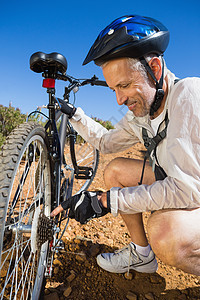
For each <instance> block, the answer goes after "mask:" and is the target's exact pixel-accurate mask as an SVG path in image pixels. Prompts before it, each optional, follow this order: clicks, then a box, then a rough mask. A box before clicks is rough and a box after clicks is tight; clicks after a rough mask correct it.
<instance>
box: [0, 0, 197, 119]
mask: <svg viewBox="0 0 200 300" xmlns="http://www.w3.org/2000/svg"><path fill="white" fill-rule="evenodd" d="M125 14H139V15H143V16H150V17H153V18H155V19H158V20H160V21H161V22H162V23H163V24H164V25H165V26H166V27H167V28H168V29H169V31H170V34H171V36H170V44H169V47H168V49H167V51H166V53H165V56H164V57H165V59H166V62H167V66H168V68H169V69H170V70H171V71H173V72H174V73H175V74H176V75H177V76H179V77H180V78H183V77H186V76H199V74H200V60H199V49H200V35H199V33H200V1H199V0H191V1H188V0H187V1H186V0H182V1H180V0H177V1H172V0H168V1H162V0H160V1H157V0H154V1H147V0H143V1H129V0H127V1H119V0H110V1H107V0H101V1H87V0H85V1H80V0H77V1H69V0H65V1H52V0H49V1H46V0H43V1H41V0H40V1H38V0H35V1H28V0H26V1H20V0H18V1H14V0H10V1H6V0H0V37H1V54H0V66H1V71H0V86H1V92H0V104H3V105H5V106H8V105H9V102H12V106H14V107H19V108H20V109H21V111H22V112H23V113H27V112H30V111H31V110H34V109H35V108H36V107H37V106H41V105H42V104H47V100H48V98H47V94H46V90H45V89H43V88H42V76H41V74H36V73H34V72H32V71H31V70H30V69H29V58H30V56H31V54H32V53H34V52H36V51H43V52H46V53H50V52H60V53H62V54H63V55H64V56H65V57H66V59H67V61H68V70H67V73H68V74H70V75H72V76H74V77H79V78H89V77H91V76H93V75H94V74H95V75H96V76H98V77H99V78H100V79H102V78H103V75H102V72H101V69H100V68H99V67H97V66H95V65H94V64H93V63H90V64H88V65H86V66H84V67H83V66H82V62H83V60H84V58H85V56H86V54H87V52H88V50H89V48H90V46H91V45H92V43H93V42H94V40H95V39H96V37H97V35H98V33H99V32H100V31H101V30H102V29H103V28H104V27H105V26H107V25H108V24H109V23H110V22H111V21H113V20H114V19H116V18H117V17H119V16H122V15H125ZM56 88H57V89H56V90H57V96H59V97H62V95H63V88H64V83H62V82H57V83H56ZM71 100H73V98H72V99H71ZM76 105H77V106H81V107H82V108H83V109H84V110H85V112H86V113H87V114H88V115H90V116H91V115H92V116H96V117H100V118H102V119H103V120H111V121H112V122H113V123H115V122H116V121H118V120H120V118H121V116H122V114H124V112H125V111H124V109H122V108H120V107H119V106H118V105H117V103H116V100H115V95H114V93H112V92H111V91H109V90H108V89H106V88H103V87H83V88H82V89H81V90H80V91H79V92H78V93H77V95H76Z"/></svg>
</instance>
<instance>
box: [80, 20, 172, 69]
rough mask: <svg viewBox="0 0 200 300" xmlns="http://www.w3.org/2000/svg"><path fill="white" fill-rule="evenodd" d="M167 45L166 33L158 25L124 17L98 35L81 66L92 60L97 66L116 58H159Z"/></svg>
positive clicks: (161, 26)
mask: <svg viewBox="0 0 200 300" xmlns="http://www.w3.org/2000/svg"><path fill="white" fill-rule="evenodd" d="M168 43H169V31H168V30H167V28H166V27H165V26H164V25H163V24H161V23H160V22H159V21H157V20H155V19H152V18H148V17H142V16H137V15H127V16H123V17H121V18H118V19H116V20H115V21H113V22H112V23H111V24H110V25H108V26H107V27H106V28H105V29H103V30H102V31H101V32H100V34H99V36H98V37H97V39H96V41H95V42H94V44H93V45H92V47H91V48H90V51H89V52H88V55H87V56H86V58H85V60H84V62H83V65H86V64H87V63H89V62H90V61H92V60H94V62H95V63H96V64H97V65H99V64H102V63H103V62H105V61H108V60H111V59H114V58H118V57H132V58H139V57H141V56H144V55H146V54H149V53H155V54H158V55H160V54H162V53H163V52H164V51H165V50H166V48H167V45H168Z"/></svg>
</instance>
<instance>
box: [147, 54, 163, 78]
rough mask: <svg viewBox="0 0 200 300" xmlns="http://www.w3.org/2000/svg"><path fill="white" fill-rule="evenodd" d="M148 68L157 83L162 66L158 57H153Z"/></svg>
mask: <svg viewBox="0 0 200 300" xmlns="http://www.w3.org/2000/svg"><path fill="white" fill-rule="evenodd" d="M149 66H150V68H151V69H152V71H153V73H154V75H155V77H156V79H157V81H158V82H159V80H160V77H161V75H162V64H161V61H160V59H159V58H158V57H153V58H152V59H151V60H150V61H149Z"/></svg>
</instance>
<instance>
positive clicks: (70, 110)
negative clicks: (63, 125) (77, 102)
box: [56, 98, 76, 119]
mask: <svg viewBox="0 0 200 300" xmlns="http://www.w3.org/2000/svg"><path fill="white" fill-rule="evenodd" d="M56 99H57V101H58V102H59V105H60V110H61V111H62V112H63V113H64V114H66V115H67V116H68V118H69V119H70V118H72V117H73V115H74V114H75V112H76V107H74V106H73V105H72V104H70V103H67V102H66V101H65V100H62V99H60V98H56Z"/></svg>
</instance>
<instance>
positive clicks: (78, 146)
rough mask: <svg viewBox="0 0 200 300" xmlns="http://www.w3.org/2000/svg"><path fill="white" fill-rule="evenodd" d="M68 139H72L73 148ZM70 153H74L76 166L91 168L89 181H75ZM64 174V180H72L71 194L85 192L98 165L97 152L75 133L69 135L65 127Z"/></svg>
mask: <svg viewBox="0 0 200 300" xmlns="http://www.w3.org/2000/svg"><path fill="white" fill-rule="evenodd" d="M70 139H74V143H72V144H73V148H74V149H72V144H70ZM71 151H74V154H75V158H76V162H77V165H78V166H80V167H90V168H92V176H91V178H89V179H76V177H75V178H74V166H73V163H72V156H71ZM64 158H65V164H64V173H65V178H68V179H69V181H71V180H74V182H73V184H72V185H71V186H72V191H71V194H72V195H74V194H76V193H79V192H81V191H82V190H87V189H88V188H89V186H90V184H91V183H92V181H93V179H94V177H95V175H96V171H97V168H98V164H99V151H98V150H97V149H95V148H94V147H93V146H92V145H90V144H89V143H87V142H86V141H85V140H84V139H83V138H82V137H81V136H80V135H77V133H76V132H75V133H74V134H73V135H72V133H71V130H70V127H69V126H67V135H66V142H65V149H64Z"/></svg>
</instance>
